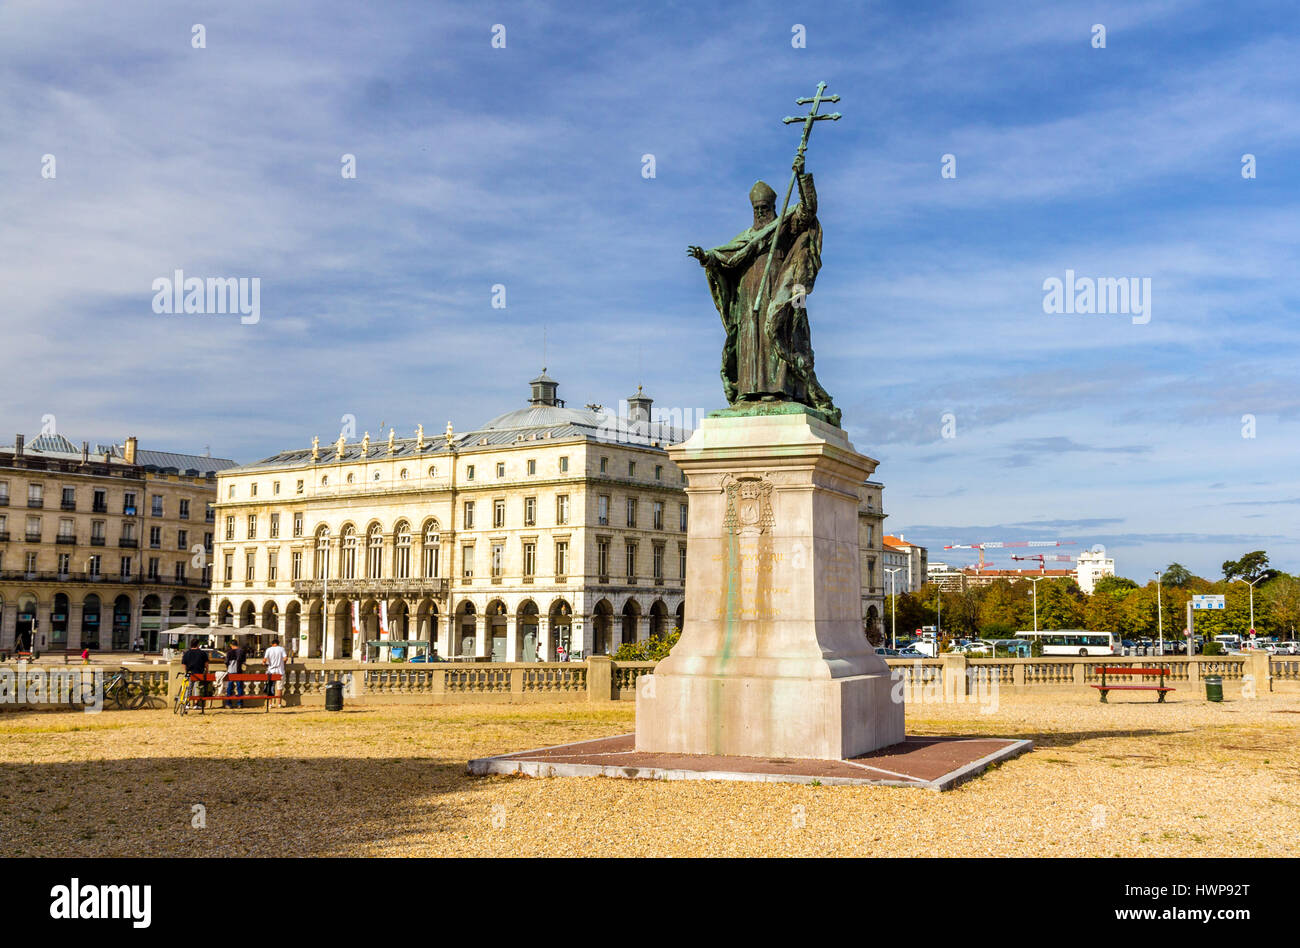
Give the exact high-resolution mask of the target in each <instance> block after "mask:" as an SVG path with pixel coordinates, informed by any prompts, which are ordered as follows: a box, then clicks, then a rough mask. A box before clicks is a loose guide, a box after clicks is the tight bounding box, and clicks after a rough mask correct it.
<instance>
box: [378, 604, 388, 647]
mask: <svg viewBox="0 0 1300 948" xmlns="http://www.w3.org/2000/svg"><path fill="white" fill-rule="evenodd" d="M379 637H380V638H381V639H386V638H388V603H387V602H381V603H380V604H379Z"/></svg>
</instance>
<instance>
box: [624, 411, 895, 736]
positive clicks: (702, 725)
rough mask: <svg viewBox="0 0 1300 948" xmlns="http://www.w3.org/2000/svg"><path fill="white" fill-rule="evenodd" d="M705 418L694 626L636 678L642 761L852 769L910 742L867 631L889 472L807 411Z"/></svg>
mask: <svg viewBox="0 0 1300 948" xmlns="http://www.w3.org/2000/svg"><path fill="white" fill-rule="evenodd" d="M771 410H772V411H773V413H772V414H761V415H738V414H732V413H721V414H722V415H724V417H711V418H708V419H705V421H704V422H703V424H702V425H701V426H700V428H699V429H698V430H697V431H696V432H695V434H694V435H693V436H692V437H691V438H690V440H689V441H687V442H685V443H684V444H681V445H677V446H675V447H672V448H669V449H668V451H669V456H670V457H672V459H673V460H674V461H675V462H676V463H677V464H678V466H680V467H681V468H682V470H683V471H684V472H685V473H686V477H687V489H686V491H687V494H688V496H689V498H690V528H689V532H688V545H687V563H686V570H687V580H686V621H685V628H684V629H683V630H682V637H681V640H680V641H679V642H678V643H677V645H676V646H675V647H674V648H673V651H672V654H671V655H670V656H669V657H668V658H667V659H665V660H664V661H663V662H661V663H660V664H659V666H658V668H656V669H655V673H654V675H646V676H642V677H641V679H640V680H639V681H638V682H637V729H636V749H637V751H639V752H663V753H683V754H720V755H738V756H745V757H795V758H804V759H821V760H839V759H843V758H846V757H854V756H857V755H859V754H864V753H867V752H869V751H872V750H876V749H878V748H881V747H887V746H889V745H892V744H896V743H898V742H900V741H902V740H903V705H902V702H901V701H894V700H892V699H893V695H892V694H891V690H892V689H891V685H892V681H891V678H890V673H889V668H888V666H886V664H885V662H884V660H883V659H881V658H880V657H879V656H878V655H876V653H875V650H874V649H873V648H872V647H871V645H870V643H868V642H867V639H866V637H865V636H864V635H863V627H862V588H861V584H862V579H861V577H862V573H861V568H860V565H859V559H858V558H859V553H858V485H860V484H861V483H862V482H863V481H864V480H866V479H867V478H868V477H869V476H870V474H871V473H872V472H873V471H874V470H875V467H876V462H875V461H873V460H872V459H871V458H868V457H864V456H863V455H861V454H858V453H857V452H856V451H855V450H854V449H853V446H852V445H851V444H850V443H849V441H848V438H847V437H846V435H845V434H844V432H843V431H842V430H841V429H839V428H836V427H834V426H832V425H830V424H828V423H826V422H825V421H823V420H821V419H820V418H819V417H816V416H815V415H814V414H813V413H811V412H807V411H804V410H801V409H800V408H798V406H786V405H781V406H772V409H771Z"/></svg>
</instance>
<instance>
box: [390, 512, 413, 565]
mask: <svg viewBox="0 0 1300 948" xmlns="http://www.w3.org/2000/svg"><path fill="white" fill-rule="evenodd" d="M394 532H395V533H396V534H397V539H396V540H394V541H393V572H394V574H395V575H396V576H397V578H398V579H410V578H411V525H410V524H409V523H407V522H406V521H405V520H403V521H401V522H400V523H398V525H397V529H396V530H395V531H394Z"/></svg>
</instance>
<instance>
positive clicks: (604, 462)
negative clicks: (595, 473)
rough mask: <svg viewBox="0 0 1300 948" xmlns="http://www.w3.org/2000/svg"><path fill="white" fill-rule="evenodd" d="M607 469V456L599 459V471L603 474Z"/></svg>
mask: <svg viewBox="0 0 1300 948" xmlns="http://www.w3.org/2000/svg"><path fill="white" fill-rule="evenodd" d="M608 471H609V458H601V459H600V473H602V474H605V473H607V472H608Z"/></svg>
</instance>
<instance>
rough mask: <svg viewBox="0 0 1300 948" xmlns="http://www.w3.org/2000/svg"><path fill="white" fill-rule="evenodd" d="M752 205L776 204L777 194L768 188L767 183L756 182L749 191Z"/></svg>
mask: <svg viewBox="0 0 1300 948" xmlns="http://www.w3.org/2000/svg"><path fill="white" fill-rule="evenodd" d="M749 203H750V204H775V203H776V192H775V191H773V190H772V189H771V188H769V187H768V186H767V182H766V181H758V182H755V184H754V186H753V187H752V188H750V189H749Z"/></svg>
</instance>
